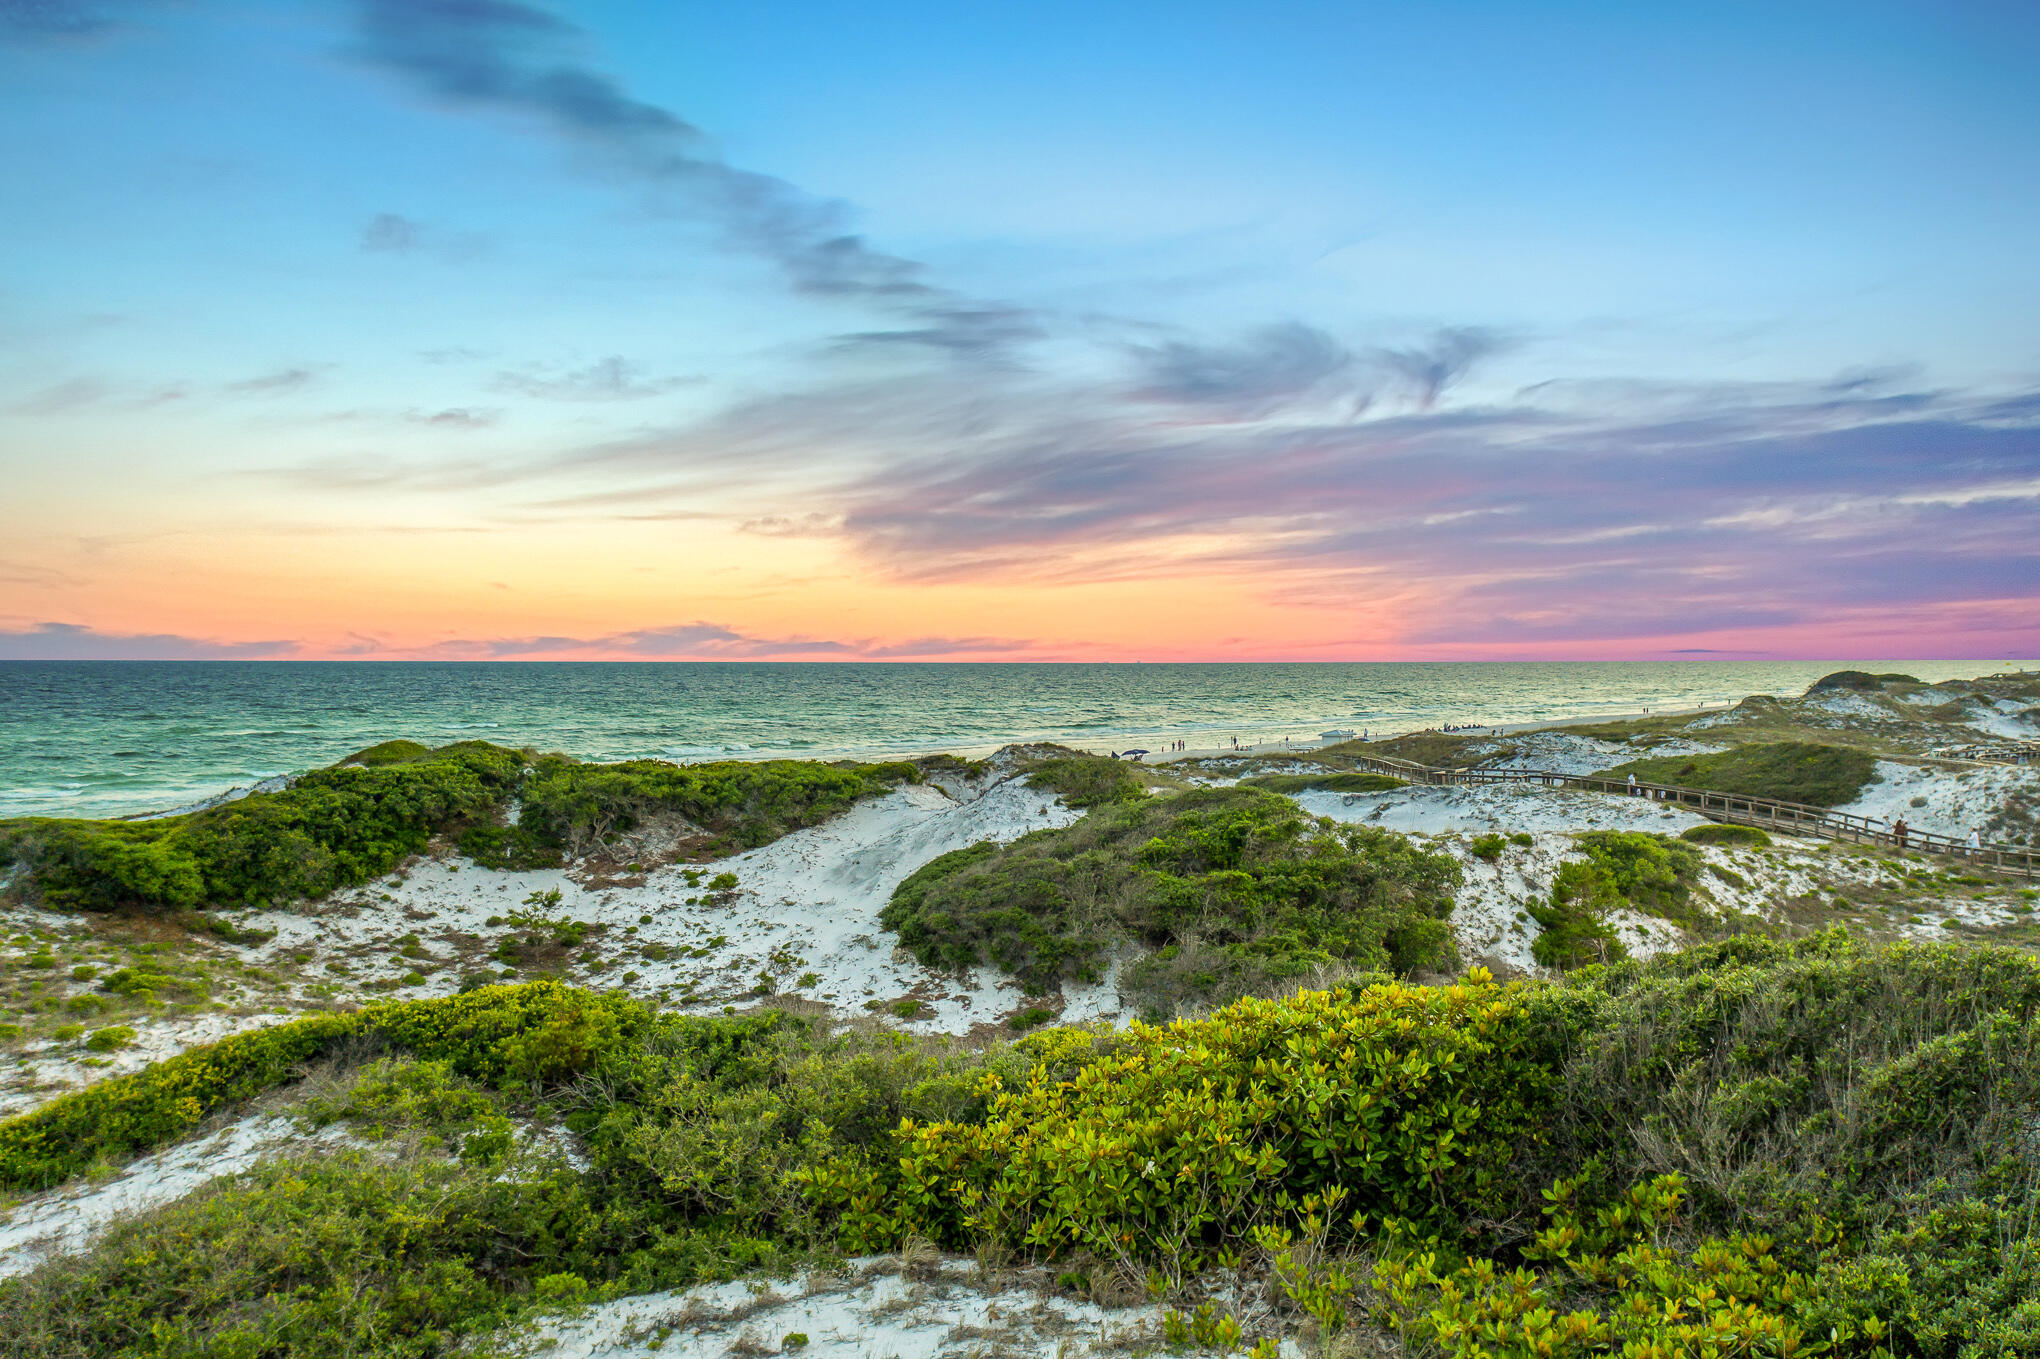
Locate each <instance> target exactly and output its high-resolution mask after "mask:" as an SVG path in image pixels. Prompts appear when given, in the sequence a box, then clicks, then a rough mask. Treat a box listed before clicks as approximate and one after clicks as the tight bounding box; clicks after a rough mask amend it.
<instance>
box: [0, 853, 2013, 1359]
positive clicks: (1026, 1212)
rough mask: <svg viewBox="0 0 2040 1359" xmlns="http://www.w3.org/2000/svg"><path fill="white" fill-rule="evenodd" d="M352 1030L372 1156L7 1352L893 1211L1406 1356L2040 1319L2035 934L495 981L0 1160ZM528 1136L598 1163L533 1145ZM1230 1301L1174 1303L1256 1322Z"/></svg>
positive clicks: (331, 1305)
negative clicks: (923, 1002) (934, 1020)
mask: <svg viewBox="0 0 2040 1359" xmlns="http://www.w3.org/2000/svg"><path fill="white" fill-rule="evenodd" d="M1597 871H1598V870H1597ZM336 1064H337V1067H338V1069H339V1070H340V1072H341V1074H340V1076H339V1077H338V1078H330V1077H321V1078H319V1079H317V1080H314V1081H312V1082H310V1083H309V1085H310V1087H311V1088H310V1090H309V1091H308V1096H307V1098H305V1099H304V1100H302V1101H301V1103H300V1105H299V1108H300V1114H299V1116H300V1117H301V1118H304V1119H305V1120H307V1121H308V1122H310V1123H311V1124H313V1125H315V1126H324V1125H330V1124H334V1123H339V1124H344V1125H346V1126H347V1128H348V1129H349V1131H350V1132H352V1133H353V1134H354V1135H355V1136H356V1137H357V1138H359V1139H360V1140H362V1141H364V1142H367V1143H369V1144H371V1146H370V1147H369V1148H367V1149H362V1150H352V1149H348V1150H340V1151H333V1150H325V1151H322V1152H320V1153H319V1154H318V1155H317V1156H315V1157H285V1158H282V1159H279V1160H275V1161H272V1162H269V1163H266V1164H262V1165H258V1166H257V1167H255V1168H253V1169H251V1170H248V1171H245V1172H242V1173H240V1174H238V1175H234V1176H229V1177H226V1178H223V1179H221V1180H218V1181H215V1182H214V1183H213V1184H211V1185H209V1186H207V1187H205V1188H203V1189H201V1190H199V1191H197V1192H196V1193H194V1194H192V1195H191V1196H189V1197H187V1198H185V1199H184V1200H182V1201H180V1202H178V1203H175V1204H172V1205H169V1206H167V1207H164V1208H160V1209H156V1210H154V1211H152V1212H148V1213H145V1214H142V1215H139V1216H137V1217H134V1218H130V1219H128V1220H125V1221H121V1222H117V1223H115V1224H114V1225H113V1226H112V1227H110V1228H109V1229H108V1230H107V1231H106V1232H105V1233H104V1234H103V1235H102V1236H100V1237H99V1238H98V1239H97V1240H95V1241H94V1242H92V1243H90V1244H89V1245H87V1246H86V1247H85V1248H84V1249H83V1250H81V1251H80V1252H79V1253H77V1254H75V1255H70V1256H63V1257H59V1258H56V1259H52V1260H50V1261H47V1262H45V1263H43V1264H41V1265H39V1266H38V1267H37V1268H35V1269H34V1270H32V1271H30V1272H28V1273H26V1274H24V1275H22V1276H19V1277H15V1278H10V1279H7V1280H4V1281H0V1321H4V1323H5V1325H6V1326H7V1333H8V1337H9V1348H10V1353H13V1354H18V1355H21V1356H24V1359H59V1356H62V1357H63V1359H75V1357H76V1356H84V1355H100V1354H109V1355H110V1354H134V1355H146V1356H153V1357H154V1359H170V1357H171V1356H196V1355H201V1354H203V1355H220V1356H244V1355H246V1356H255V1355H260V1356H273V1357H274V1359H311V1357H312V1356H321V1359H323V1356H326V1355H330V1354H350V1355H354V1356H357V1359H399V1357H401V1359H425V1357H426V1356H437V1355H444V1354H448V1353H455V1352H459V1353H491V1352H495V1347H496V1344H497V1342H498V1341H499V1340H500V1339H501V1338H502V1337H504V1336H505V1335H506V1334H508V1333H507V1332H505V1331H504V1329H503V1328H504V1327H505V1326H507V1325H509V1324H512V1323H515V1322H517V1321H519V1320H520V1319H523V1318H527V1317H530V1316H532V1315H533V1314H542V1313H545V1312H548V1311H558V1310H560V1309H562V1308H565V1307H571V1306H574V1305H578V1304H580V1303H584V1302H591V1301H599V1300H603V1299H607V1298H615V1297H620V1296H623V1295H627V1294H643V1293H647V1292H651V1291H654V1290H657V1289H662V1288H672V1287H678V1286H682V1285H686V1284H689V1283H693V1282H697V1281H701V1280H708V1279H722V1278H729V1277H733V1276H735V1275H739V1274H743V1273H747V1272H750V1271H754V1270H783V1269H786V1268H789V1267H792V1266H794V1265H796V1264H798V1263H800V1262H802V1261H807V1260H814V1259H817V1258H823V1257H828V1256H832V1255H837V1254H865V1253H872V1252H880V1251H898V1250H902V1249H907V1248H909V1247H910V1245H911V1249H913V1250H916V1251H924V1250H926V1249H927V1247H928V1246H929V1245H932V1246H934V1247H936V1248H939V1249H944V1250H954V1251H966V1252H980V1253H984V1252H991V1253H993V1254H996V1255H999V1256H1002V1257H1003V1258H1007V1259H1022V1260H1032V1261H1038V1262H1040V1263H1042V1264H1044V1265H1046V1266H1047V1267H1048V1268H1049V1269H1050V1270H1052V1271H1060V1272H1061V1276H1062V1277H1064V1278H1065V1279H1067V1280H1070V1281H1072V1282H1071V1285H1070V1286H1071V1287H1079V1286H1081V1287H1082V1288H1084V1289H1086V1290H1088V1289H1089V1288H1091V1286H1092V1283H1093V1281H1094V1280H1097V1279H1101V1278H1105V1277H1107V1276H1116V1277H1119V1278H1130V1279H1133V1280H1146V1281H1147V1282H1148V1284H1149V1286H1151V1287H1152V1288H1154V1289H1155V1290H1157V1291H1158V1292H1159V1293H1160V1294H1161V1295H1162V1296H1163V1297H1164V1298H1165V1299H1168V1298H1173V1297H1174V1296H1178V1295H1176V1293H1175V1290H1176V1289H1177V1288H1178V1286H1179V1285H1184V1284H1189V1283H1192V1282H1194V1281H1195V1280H1196V1279H1198V1278H1200V1277H1204V1276H1210V1275H1213V1274H1214V1273H1215V1272H1217V1271H1222V1270H1230V1271H1233V1272H1234V1273H1235V1274H1244V1275H1245V1276H1246V1277H1248V1278H1250V1279H1257V1280H1260V1281H1262V1282H1264V1283H1265V1286H1266V1295H1267V1297H1268V1298H1270V1299H1271V1300H1272V1301H1273V1304H1274V1306H1275V1307H1276V1308H1277V1313H1276V1316H1277V1319H1278V1320H1279V1319H1281V1318H1288V1319H1290V1324H1292V1325H1295V1326H1302V1327H1306V1328H1308V1329H1309V1330H1311V1331H1314V1332H1315V1334H1316V1335H1318V1336H1319V1337H1320V1338H1321V1339H1323V1340H1325V1341H1327V1342H1329V1341H1331V1340H1333V1339H1335V1338H1337V1337H1338V1336H1340V1335H1341V1334H1343V1333H1348V1332H1350V1333H1353V1334H1354V1335H1355V1336H1356V1337H1357V1338H1358V1339H1361V1340H1364V1341H1366V1343H1367V1344H1371V1345H1374V1346H1375V1347H1377V1348H1380V1347H1383V1346H1397V1345H1399V1346H1402V1347H1405V1348H1406V1349H1407V1350H1408V1352H1412V1353H1471V1351H1470V1350H1466V1349H1463V1348H1462V1341H1464V1340H1466V1339H1467V1338H1468V1337H1474V1336H1480V1337H1486V1339H1485V1340H1483V1341H1482V1342H1481V1349H1482V1351H1483V1352H1486V1353H1490V1354H1494V1355H1507V1356H1511V1357H1512V1359H1514V1357H1516V1356H1521V1357H1522V1359H1529V1357H1530V1356H1533V1355H1535V1356H1568V1357H1570V1356H1581V1357H1582V1359H1583V1357H1584V1356H1587V1355H1601V1354H1609V1353H1631V1354H1638V1355H1643V1354H1659V1355H1666V1356H1670V1355H1682V1354H1699V1353H1710V1352H1711V1353H1717V1354H1721V1355H1731V1354H1734V1355H1752V1356H1754V1355H1766V1356H1773V1357H1774V1359H1786V1356H1800V1355H1807V1356H1810V1355H1816V1354H1820V1355H1830V1356H1837V1357H1845V1356H1853V1357H1857V1359H1875V1357H1879V1356H1898V1355H1913V1356H1935V1359H1943V1357H1945V1359H1970V1357H1972V1356H1973V1357H1975V1359H1985V1357H1986V1356H1988V1357H1990V1359H2013V1357H2014V1356H2024V1355H2030V1354H2031V1353H2033V1351H2034V1348H2035V1346H2036V1344H2040V1305H2036V1304H2035V1301H2034V1300H2035V1299H2036V1298H2040V1235H2036V1210H2040V1146H2035V1145H2034V1142H2033V1139H2032V1136H2031V1125H2032V1120H2033V1118H2034V1116H2035V1111H2036V1108H2040V961H2036V960H2035V959H2034V958H2032V957H2031V956H2028V955H2026V954H2024V953H2021V952H2020V951H2018V950H2015V949H2009V948H1993V947H1987V946H1978V945H1966V944H1961V943H1954V942H1950V943H1941V944H1933V945H1924V944H1899V945H1886V946H1880V947H1872V946H1867V945H1864V944H1862V943H1860V942H1858V941H1855V940H1852V939H1850V938H1849V937H1848V936H1846V935H1844V934H1842V933H1841V932H1839V931H1835V932H1829V933H1824V934H1820V935H1816V936H1812V937H1809V938H1805V939H1801V940H1798V941H1792V942H1787V941H1781V940H1775V939H1768V938H1759V937H1751V936H1737V937H1734V938H1731V939H1728V940H1724V941H1722V942H1720V943H1716V944H1711V945H1706V946H1703V947H1699V948H1694V949H1689V950H1686V951H1685V952H1682V953H1677V954H1670V955H1665V956H1663V957H1659V958H1656V959H1652V960H1649V961H1646V962H1639V961H1634V960H1631V961H1618V962H1614V963H1610V964H1608V965H1606V966H1601V967H1593V968H1586V969H1583V970H1581V971H1580V972H1578V973H1575V974H1572V975H1570V976H1568V977H1566V978H1564V979H1563V980H1560V981H1556V982H1544V983H1516V984H1511V985H1498V984H1496V983H1495V982H1493V981H1492V980H1491V979H1490V978H1488V977H1487V976H1486V975H1485V974H1483V973H1479V972H1475V973H1472V974H1469V975H1468V976H1467V977H1466V978H1464V979H1462V980H1461V981H1459V982H1456V983H1454V984H1451V985H1444V986H1417V985H1411V984H1408V983H1405V982H1398V981H1394V980H1389V979H1374V980H1365V979H1355V980H1353V981H1350V982H1347V983H1342V984H1341V985H1338V986H1335V987H1332V988H1330V989H1327V990H1321V991H1312V992H1300V993H1294V994H1291V995H1289V996H1286V997H1282V998H1247V999H1242V1000H1240V1001H1237V1002H1235V1003H1233V1004H1231V1005H1229V1006H1227V1007H1226V1008H1224V1009H1223V1010H1221V1011H1219V1012H1217V1013H1214V1014H1212V1015H1211V1016H1209V1017H1208V1018H1204V1019H1197V1020H1184V1021H1179V1022H1175V1023H1171V1024H1168V1025H1164V1026H1151V1025H1146V1024H1135V1025H1133V1026H1132V1027H1131V1028H1129V1029H1127V1030H1125V1031H1121V1032H1113V1031H1110V1030H1104V1029H1085V1028H1042V1029H1040V1030H1038V1031H1036V1032H1032V1033H1029V1034H1027V1035H1026V1036H1025V1037H1022V1038H1019V1039H1017V1040H1016V1041H1013V1042H1010V1043H994V1044H992V1045H990V1046H988V1047H986V1048H984V1049H983V1050H980V1051H967V1050H964V1049H961V1048H958V1047H956V1046H954V1045H950V1044H944V1043H939V1042H935V1041H932V1040H919V1039H914V1038H910V1037H908V1036H906V1035H902V1034H898V1033H884V1032H872V1031H867V1030H860V1029H855V1028H853V1029H851V1030H849V1031H844V1030H842V1029H841V1028H840V1026H837V1025H834V1024H831V1023H829V1022H827V1021H826V1020H822V1019H807V1018H802V1017H799V1016H797V1015H794V1014H791V1013H788V1012H786V1011H783V1010H760V1011H757V1012H754V1013H750V1014H740V1015H728V1016H720V1017H713V1018H702V1017H690V1016H684V1015H674V1014H659V1013H656V1012H654V1011H653V1010H651V1009H650V1008H649V1007H646V1006H644V1005H641V1004H638V1003H635V1002H631V1001H627V1000H624V999H622V998H619V997H610V996H601V995H595V994H592V993H588V992H584V991H577V990H575V989H573V988H568V987H564V986H559V985H556V984H551V983H540V984H535V985H530V986H523V987H489V988H482V989H480V990H477V991H474V992H471V993H469V994H467V995H463V996H457V997H451V998H447V999H443V1000H427V1001H410V1002H389V1003H384V1004H382V1005H378V1006H371V1007H368V1008H367V1009H365V1010H363V1011H360V1012H358V1013H355V1014H348V1015H329V1016H320V1017H317V1018H315V1019H311V1020H302V1021H297V1022H295V1023H292V1024H286V1025H281V1026H278V1027H276V1028H273V1029H269V1030H262V1031H257V1032H254V1033H249V1034H243V1035H239V1036H237V1037H235V1038H230V1039H226V1040H223V1041H222V1042H220V1043H218V1044H215V1045H213V1046H212V1047H210V1048H205V1049H199V1050H195V1051H193V1052H190V1053H187V1054H185V1055H184V1056H182V1057H178V1058H173V1059H171V1060H169V1061H167V1062H161V1063H157V1064H155V1065H153V1066H151V1067H148V1068H145V1069H144V1070H142V1071H141V1072H137V1073H135V1074H133V1075H129V1076H115V1077H111V1078H109V1079H107V1080H105V1081H103V1082H101V1083H100V1084H99V1085H98V1086H95V1087H92V1088H91V1089H88V1090H85V1091H81V1092H78V1093H76V1094H73V1095H67V1096H63V1097H60V1098H59V1099H57V1100H55V1101H52V1102H51V1104H49V1105H46V1106H45V1107H44V1108H43V1109H40V1110H37V1111H35V1112H34V1113H31V1114H28V1115H25V1116H22V1117H17V1118H15V1119H11V1120H8V1121H6V1122H4V1123H0V1179H4V1182H5V1183H6V1184H7V1185H8V1186H9V1187H10V1188H14V1189H17V1190H19V1189H29V1188H34V1187H38V1186H41V1185H47V1184H51V1183H56V1182H59V1181H61V1180H63V1179H66V1178H69V1177H70V1176H72V1175H75V1174H79V1173H82V1172H85V1171H87V1170H89V1169H92V1168H93V1167H96V1166H107V1165H112V1164H116V1163H118V1162H119V1161H120V1160H121V1159H123V1158H125V1157H127V1156H130V1155H133V1154H134V1153H136V1152H138V1151H140V1150H144V1149H146V1148H147V1147H150V1146H155V1145H160V1144H162V1143H163V1142H165V1141H168V1140H170V1139H173V1138H175V1137H178V1136H182V1135H183V1134H184V1133H186V1132H188V1131H190V1130H192V1129H193V1128H195V1127H196V1126H197V1124H198V1122H199V1121H200V1120H202V1119H203V1118H205V1117H206V1116H208V1115H209V1114H211V1113H213V1112H215V1111H219V1110H225V1109H229V1108H231V1107H233V1106H234V1105H235V1104H236V1103H238V1102H242V1101H245V1100H247V1099H248V1098H250V1097H251V1096H253V1095H255V1094H258V1093H261V1092H263V1091H265V1090H268V1089H271V1088H274V1087H277V1086H284V1085H289V1084H290V1083H292V1082H295V1081H299V1080H302V1079H304V1077H305V1073H306V1072H308V1071H311V1072H320V1071H329V1070H334V1069H335V1068H336ZM539 1122H543V1123H545V1124H546V1125H547V1126H553V1127H559V1126H561V1125H563V1126H564V1130H565V1135H567V1136H570V1137H571V1138H572V1139H573V1140H574V1142H575V1144H576V1146H577V1149H578V1152H579V1154H580V1155H581V1156H582V1157H584V1158H585V1162H586V1164H585V1168H577V1167H576V1165H574V1164H569V1163H568V1162H567V1161H566V1160H565V1159H564V1158H562V1157H561V1156H560V1155H559V1154H557V1153H556V1152H554V1151H552V1150H550V1149H549V1147H550V1143H549V1142H548V1141H547V1139H543V1138H532V1137H527V1136H525V1135H524V1134H523V1133H521V1132H520V1131H519V1129H520V1128H522V1127H529V1126H536V1124H537V1123H539ZM311 1243H315V1244H316V1248H308V1244H311ZM911 1243H922V1244H918V1245H913V1244H911ZM1228 1320H1229V1319H1228V1318H1226V1317H1223V1316H1221V1315H1220V1314H1219V1312H1218V1311H1217V1310H1216V1309H1215V1308H1199V1307H1188V1309H1187V1310H1184V1311H1181V1312H1178V1313H1177V1325H1178V1328H1179V1329H1180V1330H1181V1331H1182V1332H1183V1333H1184V1334H1187V1335H1189V1336H1191V1337H1192V1339H1193V1340H1195V1339H1196V1337H1198V1336H1207V1335H1208V1336H1211V1337H1214V1338H1216V1339H1218V1340H1220V1341H1222V1342H1223V1343H1226V1344H1231V1343H1237V1342H1236V1337H1235V1330H1236V1328H1235V1327H1231V1326H1228V1325H1227V1322H1228ZM1384 1352H1392V1351H1389V1350H1384Z"/></svg>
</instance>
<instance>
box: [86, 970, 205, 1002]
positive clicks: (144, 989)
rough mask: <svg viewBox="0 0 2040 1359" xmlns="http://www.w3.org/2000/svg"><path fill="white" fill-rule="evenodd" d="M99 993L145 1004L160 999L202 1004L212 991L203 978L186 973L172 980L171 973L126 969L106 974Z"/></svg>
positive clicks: (197, 974)
mask: <svg viewBox="0 0 2040 1359" xmlns="http://www.w3.org/2000/svg"><path fill="white" fill-rule="evenodd" d="M99 989H100V990H102V991H105V992H107V993H108V994H109V995H115V996H127V997H129V998H131V999H132V998H139V999H144V1000H148V999H154V998H155V997H158V996H177V997H181V998H183V999H185V1000H203V999H205V998H206V997H207V996H208V995H210V994H212V987H211V985H210V984H209V983H208V982H207V981H206V979H205V977H204V976H203V975H202V974H199V973H192V972H187V973H184V974H182V975H180V976H175V977H173V976H170V975H169V974H168V973H163V972H148V971H145V970H143V969H141V968H137V967H123V968H118V969H116V970H115V971H112V972H109V973H107V974H106V976H105V977H104V978H103V979H102V980H101V981H100V983H99Z"/></svg>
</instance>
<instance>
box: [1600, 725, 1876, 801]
mask: <svg viewBox="0 0 2040 1359" xmlns="http://www.w3.org/2000/svg"><path fill="white" fill-rule="evenodd" d="M1631 774H1634V775H1635V776H1636V777H1637V779H1638V780H1639V781H1640V782H1643V783H1655V784H1664V785H1670V786H1674V787H1681V788H1699V789H1705V790H1707V791H1709V792H1715V793H1736V794H1741V795H1742V796H1745V797H1759V798H1771V799H1774V800H1776V801H1780V802H1801V803H1805V804H1807V805H1808V806H1813V807H1839V806H1841V805H1843V804H1844V803H1848V802H1853V801H1855V800H1856V798H1857V797H1859V796H1860V795H1861V794H1862V792H1863V789H1865V788H1866V787H1868V786H1869V785H1870V784H1871V783H1872V782H1874V781H1875V780H1876V778H1877V760H1876V757H1875V756H1874V755H1872V754H1871V753H1870V752H1869V751H1867V750H1861V749H1858V748H1856V747H1853V746H1836V745H1824V744H1821V743H1818V742H1811V741H1774V742H1763V743H1757V744H1751V745H1742V746H1734V747H1731V748H1730V749H1728V750H1722V751H1716V752H1714V753H1713V754H1708V755H1666V756H1658V757H1655V758H1649V759H1641V760H1631V761H1630V762H1628V763H1627V764H1619V765H1616V766H1615V767H1614V768H1612V769H1604V770H1602V771H1601V773H1600V775H1599V776H1598V777H1600V778H1604V779H1617V780H1620V779H1623V778H1625V777H1626V776H1628V775H1631Z"/></svg>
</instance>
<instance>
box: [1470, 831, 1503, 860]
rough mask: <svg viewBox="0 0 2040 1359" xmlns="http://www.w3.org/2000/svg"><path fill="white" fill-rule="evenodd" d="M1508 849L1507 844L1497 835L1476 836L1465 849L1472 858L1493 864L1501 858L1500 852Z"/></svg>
mask: <svg viewBox="0 0 2040 1359" xmlns="http://www.w3.org/2000/svg"><path fill="white" fill-rule="evenodd" d="M1508 847H1509V842H1508V841H1507V840H1504V839H1503V838H1502V837H1501V836H1499V835H1476V836H1474V837H1473V843H1472V844H1470V845H1468V846H1467V847H1466V849H1467V852H1468V853H1469V854H1471V855H1473V857H1474V858H1476V859H1484V860H1486V861H1487V862H1489V863H1493V862H1494V861H1495V860H1497V859H1499V858H1501V857H1502V851H1503V850H1504V849H1507V848H1508Z"/></svg>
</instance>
